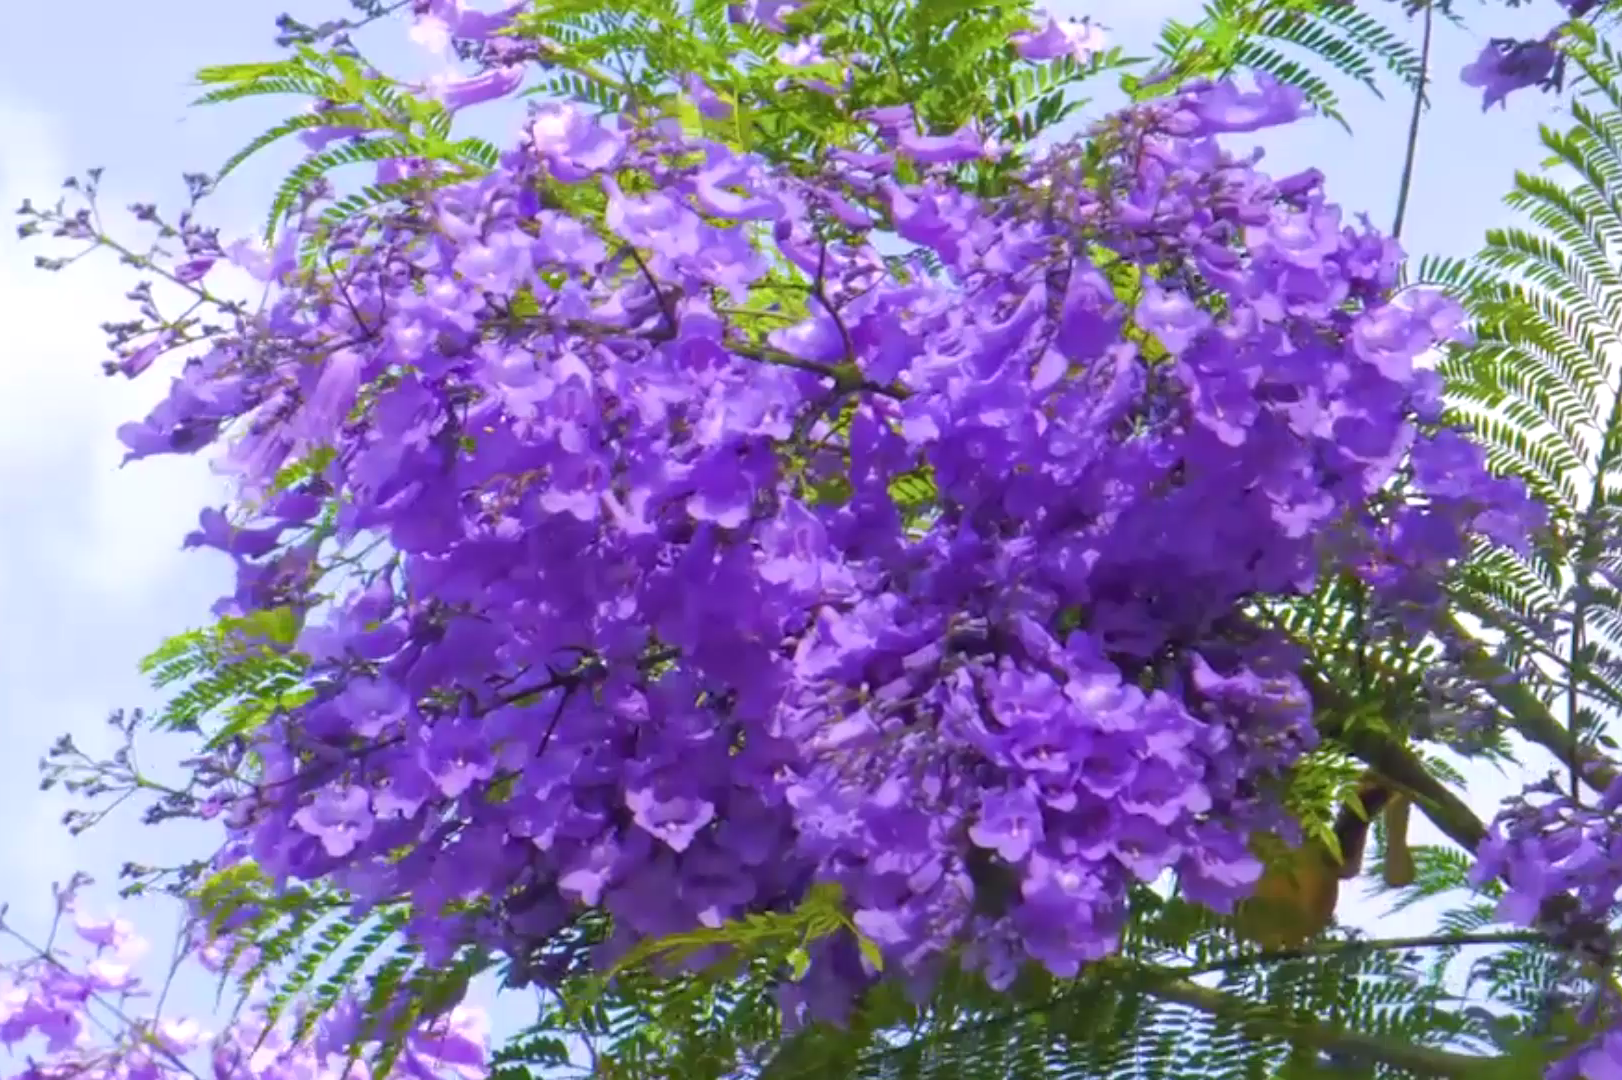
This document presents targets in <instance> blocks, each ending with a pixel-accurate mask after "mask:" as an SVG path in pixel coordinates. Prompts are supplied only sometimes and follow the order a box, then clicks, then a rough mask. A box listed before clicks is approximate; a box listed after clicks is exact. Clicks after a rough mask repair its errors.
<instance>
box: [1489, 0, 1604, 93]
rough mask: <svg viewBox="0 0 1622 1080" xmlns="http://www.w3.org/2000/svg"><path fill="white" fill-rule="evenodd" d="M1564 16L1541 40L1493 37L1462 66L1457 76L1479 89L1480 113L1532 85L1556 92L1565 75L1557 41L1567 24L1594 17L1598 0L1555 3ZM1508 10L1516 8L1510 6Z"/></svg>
mask: <svg viewBox="0 0 1622 1080" xmlns="http://www.w3.org/2000/svg"><path fill="white" fill-rule="evenodd" d="M1558 2H1559V5H1560V7H1561V8H1562V10H1563V12H1564V15H1563V17H1562V18H1561V20H1560V22H1559V23H1558V24H1557V25H1556V26H1555V27H1554V28H1553V29H1551V30H1550V31H1549V32H1548V33H1547V34H1545V35H1543V37H1541V38H1533V39H1530V40H1526V41H1518V40H1516V39H1514V38H1493V39H1491V40H1490V41H1488V42H1487V44H1486V45H1484V46H1482V49H1481V53H1480V55H1479V56H1477V57H1476V58H1475V59H1474V60H1473V61H1471V62H1470V63H1469V64H1468V65H1466V66H1465V68H1464V70H1463V72H1461V73H1460V77H1461V78H1462V79H1463V80H1464V84H1465V85H1466V86H1474V87H1477V88H1479V89H1480V90H1481V108H1482V110H1483V111H1485V110H1487V109H1490V108H1492V107H1493V106H1494V105H1500V106H1501V105H1503V104H1504V102H1505V99H1507V98H1508V96H1509V95H1510V94H1512V93H1514V92H1515V91H1517V90H1523V89H1525V88H1527V87H1530V86H1536V87H1539V88H1541V89H1544V90H1552V89H1558V88H1559V87H1560V85H1561V84H1562V82H1563V81H1564V76H1565V56H1564V54H1563V53H1562V51H1561V39H1562V37H1563V35H1564V34H1565V32H1566V29H1567V27H1568V25H1569V24H1571V23H1574V22H1576V21H1577V20H1579V19H1583V18H1586V17H1588V16H1590V15H1597V14H1598V13H1599V11H1600V9H1601V8H1603V6H1604V5H1603V3H1602V2H1601V0H1558ZM1510 6H1511V7H1514V6H1516V5H1515V4H1514V3H1511V4H1510Z"/></svg>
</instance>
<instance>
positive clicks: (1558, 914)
mask: <svg viewBox="0 0 1622 1080" xmlns="http://www.w3.org/2000/svg"><path fill="white" fill-rule="evenodd" d="M1619 810H1622V777H1619V778H1618V779H1616V780H1614V781H1612V782H1611V783H1610V784H1609V785H1608V786H1607V787H1606V789H1605V791H1604V793H1603V795H1602V796H1601V797H1600V798H1599V799H1598V801H1597V802H1595V803H1594V804H1592V805H1584V804H1583V803H1582V802H1580V801H1578V800H1577V799H1574V798H1573V797H1572V796H1571V794H1570V792H1569V791H1567V790H1563V789H1562V786H1561V783H1560V781H1559V779H1558V778H1555V777H1550V778H1549V779H1547V780H1545V781H1543V782H1541V783H1538V784H1534V785H1531V786H1530V787H1528V788H1527V790H1526V791H1525V792H1523V793H1522V794H1520V795H1518V796H1515V797H1513V798H1510V799H1508V800H1506V801H1505V804H1504V807H1503V809H1502V810H1501V811H1500V812H1499V814H1498V816H1497V818H1495V819H1494V821H1493V823H1492V827H1491V830H1490V832H1489V834H1488V836H1487V839H1486V840H1484V841H1483V842H1482V844H1481V845H1480V847H1479V848H1478V849H1477V851H1476V859H1477V862H1476V865H1475V866H1474V867H1473V868H1472V870H1471V880H1472V882H1473V883H1474V884H1476V885H1478V886H1479V885H1483V884H1486V883H1487V882H1489V881H1494V880H1501V881H1503V882H1504V883H1505V888H1504V891H1503V894H1502V897H1501V899H1500V900H1499V904H1498V911H1497V915H1498V917H1499V918H1500V919H1503V920H1505V921H1507V922H1511V923H1516V924H1518V925H1521V926H1527V927H1533V928H1536V929H1540V930H1544V931H1546V932H1548V933H1549V934H1550V936H1551V937H1552V938H1553V939H1554V940H1555V941H1557V942H1560V943H1561V944H1562V945H1564V946H1565V947H1567V948H1568V949H1569V950H1571V952H1573V953H1574V954H1575V955H1578V956H1581V957H1585V958H1587V959H1590V960H1592V961H1595V962H1596V963H1597V964H1598V965H1599V967H1600V968H1601V969H1602V970H1608V969H1609V968H1610V966H1611V964H1612V963H1613V962H1614V959H1615V955H1616V954H1615V942H1614V940H1613V937H1612V932H1611V927H1612V926H1614V924H1615V921H1616V916H1617V912H1618V907H1619V903H1622V817H1619V815H1618V811H1619ZM1605 987H1606V984H1605V983H1604V981H1603V980H1602V982H1601V990H1602V991H1604V990H1605ZM1619 1004H1622V1003H1619V1002H1617V1001H1616V999H1615V995H1614V994H1613V993H1610V992H1600V993H1597V994H1596V995H1595V996H1594V998H1593V1000H1592V1001H1591V1002H1589V1003H1588V1005H1587V1006H1586V1007H1585V1008H1584V1009H1583V1011H1582V1013H1583V1014H1582V1015H1581V1016H1580V1017H1579V1019H1580V1020H1581V1022H1582V1023H1583V1024H1584V1025H1585V1026H1586V1027H1588V1028H1590V1029H1593V1030H1599V1031H1600V1034H1599V1035H1597V1036H1596V1037H1595V1038H1594V1039H1593V1040H1592V1041H1591V1042H1589V1043H1588V1044H1587V1045H1585V1046H1583V1047H1580V1048H1579V1049H1578V1050H1577V1051H1576V1052H1575V1053H1573V1054H1571V1055H1570V1056H1568V1057H1566V1058H1565V1059H1564V1060H1562V1061H1560V1062H1558V1063H1556V1064H1555V1065H1554V1066H1553V1067H1551V1068H1550V1070H1549V1071H1548V1073H1547V1074H1546V1075H1547V1077H1548V1080H1582V1078H1584V1077H1596V1076H1612V1075H1616V1074H1617V1072H1618V1071H1619V1070H1622V1013H1619V1012H1618V1006H1619Z"/></svg>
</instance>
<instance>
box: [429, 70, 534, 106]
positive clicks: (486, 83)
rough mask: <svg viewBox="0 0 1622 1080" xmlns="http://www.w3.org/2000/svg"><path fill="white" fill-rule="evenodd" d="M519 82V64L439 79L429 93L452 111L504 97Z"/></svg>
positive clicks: (520, 74)
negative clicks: (475, 73)
mask: <svg viewBox="0 0 1622 1080" xmlns="http://www.w3.org/2000/svg"><path fill="white" fill-rule="evenodd" d="M523 81H524V68H523V67H522V65H510V66H508V67H498V68H491V69H490V70H489V71H483V72H480V73H479V74H477V75H473V76H470V77H468V78H465V79H439V80H437V81H435V82H433V83H431V84H430V85H429V91H430V93H431V94H432V95H433V97H434V99H435V100H437V101H438V102H439V103H440V104H441V105H443V106H445V108H447V109H450V110H452V111H453V112H454V111H456V110H458V109H465V108H467V107H468V106H470V105H479V104H482V103H484V102H486V101H494V100H495V99H497V98H503V97H506V96H507V95H508V94H510V93H512V92H513V91H514V90H516V89H518V87H519V84H520V83H522V82H523Z"/></svg>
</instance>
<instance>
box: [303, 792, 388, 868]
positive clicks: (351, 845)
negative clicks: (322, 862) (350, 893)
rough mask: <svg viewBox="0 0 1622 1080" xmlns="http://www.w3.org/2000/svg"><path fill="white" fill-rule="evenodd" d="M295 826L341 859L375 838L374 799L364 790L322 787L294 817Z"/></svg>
mask: <svg viewBox="0 0 1622 1080" xmlns="http://www.w3.org/2000/svg"><path fill="white" fill-rule="evenodd" d="M293 823H294V824H295V825H297V826H298V827H299V828H300V829H302V830H303V831H304V832H306V833H308V834H309V835H310V836H313V837H315V838H316V839H317V840H320V841H321V846H322V847H323V848H325V849H326V852H327V854H328V855H331V856H333V857H334V858H341V857H343V856H345V855H348V854H349V853H350V852H351V851H354V850H355V848H356V846H357V845H359V844H360V843H361V842H362V841H364V840H365V839H366V838H367V837H369V836H371V835H372V823H373V818H372V809H371V798H370V796H368V795H367V793H366V790H365V789H364V788H359V787H353V786H349V787H339V788H323V789H322V790H321V791H319V792H317V793H316V796H315V798H314V800H312V801H311V802H310V804H309V805H308V806H306V807H304V808H303V809H302V810H300V811H298V813H296V814H294V815H293Z"/></svg>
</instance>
